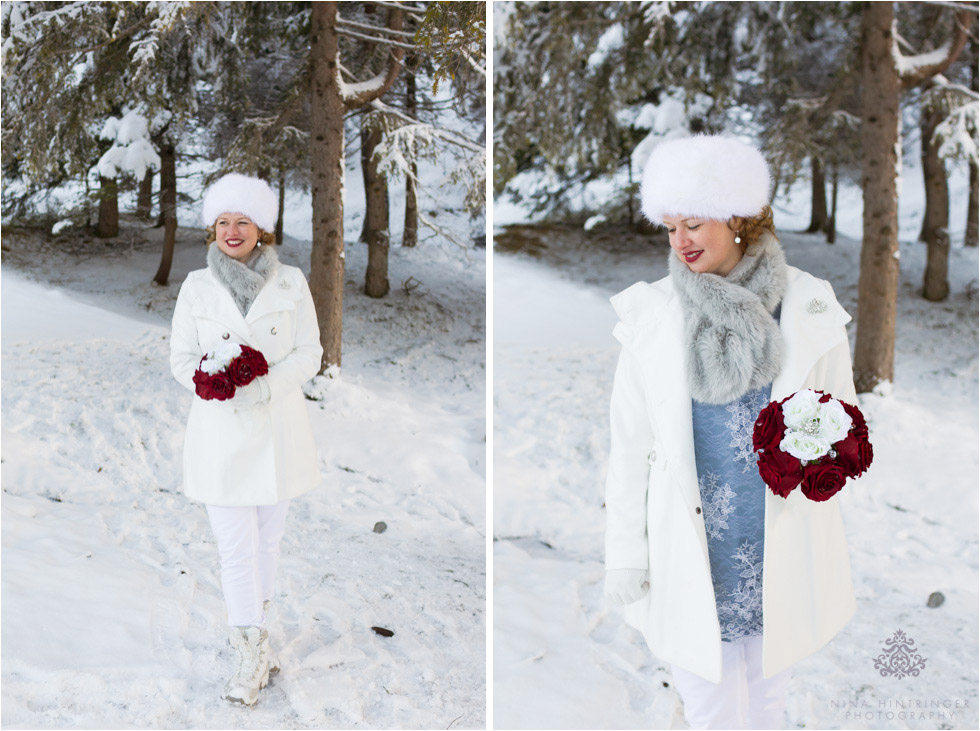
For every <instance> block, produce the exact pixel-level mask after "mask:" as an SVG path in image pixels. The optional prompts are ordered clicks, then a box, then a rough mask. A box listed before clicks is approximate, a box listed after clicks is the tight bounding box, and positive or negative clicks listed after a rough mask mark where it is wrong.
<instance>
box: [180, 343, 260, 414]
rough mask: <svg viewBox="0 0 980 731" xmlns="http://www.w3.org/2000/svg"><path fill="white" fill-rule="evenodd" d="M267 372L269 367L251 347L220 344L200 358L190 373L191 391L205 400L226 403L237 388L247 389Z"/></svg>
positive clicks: (236, 344)
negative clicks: (191, 374) (192, 380)
mask: <svg viewBox="0 0 980 731" xmlns="http://www.w3.org/2000/svg"><path fill="white" fill-rule="evenodd" d="M268 372H269V364H268V363H267V362H266V360H265V356H264V355H262V353H260V352H259V351H257V350H255V348H250V347H249V346H247V345H239V344H238V343H223V344H222V345H219V346H218V347H217V348H215V349H214V350H213V351H212V352H210V353H207V354H206V355H205V356H204V357H203V358H201V363H200V365H198V367H197V370H196V371H194V390H195V392H196V393H197V395H198V396H200V397H201V398H202V399H204V400H205V401H211V400H215V401H226V400H227V399H230V398H232V397H233V396H234V395H235V389H236V388H237V387H238V386H247V385H248V384H250V383H251V382H252V381H254V380H255V379H256V378H258V377H259V376H264V375H266V374H267V373H268Z"/></svg>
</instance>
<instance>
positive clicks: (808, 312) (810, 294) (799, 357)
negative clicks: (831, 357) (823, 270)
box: [770, 267, 851, 401]
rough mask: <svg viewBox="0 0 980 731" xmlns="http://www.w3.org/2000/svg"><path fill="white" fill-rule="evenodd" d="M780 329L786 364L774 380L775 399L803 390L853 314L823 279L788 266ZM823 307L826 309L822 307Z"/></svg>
mask: <svg viewBox="0 0 980 731" xmlns="http://www.w3.org/2000/svg"><path fill="white" fill-rule="evenodd" d="M788 269H789V272H788V273H787V277H786V292H785V293H784V294H783V307H782V313H781V314H780V318H779V330H780V332H781V333H782V336H783V342H784V343H785V345H786V351H785V360H784V361H783V367H782V369H781V370H780V371H779V374H778V375H777V376H776V378H775V380H774V381H773V382H772V396H771V397H770V398H771V399H772V400H773V401H780V400H782V399H784V398H786V397H787V396H789V395H791V394H793V393H795V392H796V391H799V390H800V388H802V387H803V384H804V382H805V381H806V378H807V375H808V374H809V373H810V369H811V368H813V366H814V365H815V364H816V363H817V361H818V360H820V358H821V356H823V354H824V353H826V352H827V351H828V350H830V349H831V348H833V347H834V346H835V345H837V344H838V343H840V342H841V340H842V339H845V338H846V337H847V334H846V333H845V332H844V331H843V330H842V329H841V326H842V325H844V324H846V323H847V322H849V321H850V319H851V316H850V315H848V314H847V311H846V310H845V309H844V308H843V307H841V306H840V304H838V302H837V300H836V298H835V297H834V296H833V294H832V293H831V292H828V291H827V289H826V288H825V287H824V286H823V284H821V282H820V280H819V279H816V278H815V277H811V276H808V275H806V274H804V273H803V272H801V271H800V270H799V269H797V268H796V267H788ZM821 310H822V311H821Z"/></svg>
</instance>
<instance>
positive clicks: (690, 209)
mask: <svg viewBox="0 0 980 731" xmlns="http://www.w3.org/2000/svg"><path fill="white" fill-rule="evenodd" d="M769 188H770V174H769V169H768V166H767V164H766V162H765V159H764V158H763V157H762V155H761V154H760V153H759V152H758V150H756V149H754V148H752V147H750V146H748V145H745V144H743V143H741V142H738V141H737V140H734V139H731V138H726V137H720V136H698V137H692V138H686V139H680V140H673V141H669V142H665V143H662V144H661V145H660V146H659V147H658V148H656V150H655V151H654V153H653V154H652V156H651V158H650V161H649V162H648V164H647V167H646V168H645V170H644V177H643V183H642V192H641V197H642V206H643V212H644V214H645V215H646V216H647V217H648V218H649V219H650V220H651V221H652V222H654V223H657V224H662V225H664V226H666V228H667V231H668V234H669V240H670V246H671V251H670V254H669V259H668V264H669V266H668V268H669V271H670V275H669V276H667V277H665V278H664V279H661V280H659V281H657V282H654V283H652V284H648V283H645V282H640V283H638V284H635V285H633V286H632V287H630V288H628V289H626V290H625V291H623V292H621V293H620V294H618V295H616V296H615V297H613V298H612V300H611V301H612V303H613V306H614V308H615V310H616V312H617V314H618V316H619V320H620V321H619V323H617V325H616V327H615V329H614V335H615V336H616V338H617V339H618V340H619V341H620V342H621V343H622V346H623V347H622V352H621V355H620V358H619V363H618V365H617V368H616V375H615V378H614V385H613V395H612V403H611V409H610V413H611V451H610V461H609V472H608V476H607V484H606V509H607V524H606V595H607V596H608V597H609V598H611V599H612V600H613V601H616V602H619V603H622V604H625V605H626V607H625V610H624V612H625V617H626V620H627V622H628V623H629V624H631V625H632V626H634V627H636V628H638V629H639V630H640V631H641V632H642V633H643V635H644V637H645V639H646V641H647V644H648V645H649V647H650V649H651V651H652V652H653V653H654V654H655V655H656V656H657V657H658V658H660V659H661V660H663V661H665V662H667V663H669V664H670V668H671V673H672V675H673V678H674V685H675V687H676V688H677V690H678V692H679V693H680V695H681V698H682V700H683V702H684V713H685V716H686V718H687V721H688V723H689V724H690V726H691V727H692V728H757V729H758V728H784V723H785V720H784V712H785V694H786V687H787V684H788V682H789V680H790V674H791V669H790V668H791V666H792V665H793V663H795V662H797V661H799V660H801V659H803V658H804V657H806V656H807V655H809V654H811V653H813V652H815V651H817V650H818V649H820V648H821V647H822V646H823V645H825V644H826V643H827V642H828V641H829V640H830V639H831V638H833V637H834V635H835V634H836V633H837V632H838V631H840V629H841V628H842V627H844V625H845V624H846V623H847V622H848V620H849V619H850V617H851V616H852V614H853V613H854V611H855V599H854V592H853V588H852V583H851V573H850V563H849V560H848V552H847V544H846V539H845V535H844V528H843V523H842V520H841V514H840V506H839V504H838V500H837V497H836V496H835V497H832V498H830V499H829V500H827V501H825V502H813V501H811V500H808V499H807V498H806V497H805V496H804V495H803V494H802V492H801V491H800V490H794V491H793V492H791V493H790V494H789V496H788V497H787V498H782V497H778V496H776V495H774V494H773V493H772V492H771V491H770V490H769V489H767V488H766V487H765V485H764V483H763V482H762V480H761V478H760V477H759V473H758V469H757V466H756V460H755V455H754V453H753V452H752V438H751V435H752V428H753V424H754V422H755V418H756V416H757V415H758V413H759V411H760V410H761V408H762V407H764V406H765V405H766V404H767V403H769V402H770V401H775V400H781V399H783V398H785V397H786V396H788V395H790V394H792V393H794V392H796V391H798V390H800V389H803V388H812V389H820V390H823V391H825V392H828V393H830V394H832V395H833V396H834V397H836V398H839V399H842V400H844V401H846V402H849V403H852V404H856V402H857V399H856V396H855V392H854V385H853V381H852V375H851V360H850V350H849V345H848V340H847V334H846V331H845V328H844V325H845V323H847V322H848V321H849V320H850V319H851V318H850V316H849V315H848V314H847V313H846V312H845V311H844V309H843V308H842V307H841V306H840V305H839V304H838V303H837V301H836V299H835V297H834V293H833V290H832V289H831V286H830V284H829V283H827V282H826V281H823V280H820V279H816V278H815V277H813V276H811V275H809V274H807V273H805V272H803V271H800V270H799V269H796V268H795V267H791V266H788V265H787V264H786V261H785V257H784V256H783V252H782V249H781V247H780V245H779V242H778V240H777V239H776V237H775V235H774V231H773V224H772V212H771V209H769V207H768V205H767V203H768V200H769Z"/></svg>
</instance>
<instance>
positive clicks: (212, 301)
mask: <svg viewBox="0 0 980 731" xmlns="http://www.w3.org/2000/svg"><path fill="white" fill-rule="evenodd" d="M203 271H204V275H203V278H202V283H203V284H205V285H206V287H207V295H206V296H205V297H202V298H200V299H199V300H198V309H197V311H196V314H198V315H200V316H202V317H207V318H210V319H212V320H215V321H217V322H220V323H222V324H223V325H224V326H225V327H226V328H227V329H228V330H229V332H233V333H234V334H235V335H236V336H238V337H239V338H240V339H241V341H242V342H243V343H244V344H245V345H249V346H251V347H256V345H255V342H254V339H255V335H254V333H253V332H252V326H253V325H254V324H255V322H256V320H258V319H259V318H261V317H263V316H264V315H268V314H270V313H273V312H281V311H283V310H291V309H295V307H296V299H295V296H293V297H291V296H290V295H291V294H294V295H295V293H297V289H296V287H295V286H294V285H292V284H291V283H290V282H289V279H288V278H287V277H286V276H285V274H284V272H283V271H282V269H281V268H280V271H279V275H278V276H277V277H275V278H273V279H270V280H269V281H268V282H266V283H265V286H263V287H262V289H261V290H260V291H259V293H258V295H256V297H255V301H254V302H252V306H251V307H250V308H249V310H248V312H247V313H246V314H245V315H244V316H243V315H242V313H241V311H240V310H239V309H238V306H237V305H236V304H235V300H234V299H233V298H232V296H231V293H230V292H229V291H228V290H227V289H226V288H225V286H224V285H223V284H222V283H221V282H219V281H218V279H217V277H215V276H214V273H213V272H212V271H211V270H210V269H204V270H203Z"/></svg>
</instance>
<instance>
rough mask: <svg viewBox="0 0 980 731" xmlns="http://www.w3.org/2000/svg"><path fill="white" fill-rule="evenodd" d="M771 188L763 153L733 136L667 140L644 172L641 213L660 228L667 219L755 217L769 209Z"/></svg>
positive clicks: (650, 160)
mask: <svg viewBox="0 0 980 731" xmlns="http://www.w3.org/2000/svg"><path fill="white" fill-rule="evenodd" d="M770 184H771V177H770V175H769V166H768V165H767V164H766V159H765V158H764V157H763V156H762V153H761V152H759V151H758V150H757V149H756V148H754V147H752V146H751V145H747V144H745V143H744V142H740V141H738V140H736V139H735V138H733V137H724V136H722V135H697V136H695V137H685V138H682V139H677V140H669V141H668V142H662V143H661V144H660V145H658V146H657V147H656V148H655V149H654V151H653V154H651V155H650V159H649V160H648V161H647V164H646V167H645V168H644V169H643V182H642V183H641V184H640V202H641V210H642V211H643V215H644V216H646V217H647V218H648V219H650V221H652V222H653V223H656V224H662V223H663V222H664V219H663V217H664V216H697V217H699V218H708V219H712V220H716V221H727V220H728V219H729V218H731V217H732V216H754V215H756V214H757V213H759V212H760V211H761V210H762V208H763V206H766V205H768V203H769V186H770Z"/></svg>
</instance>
